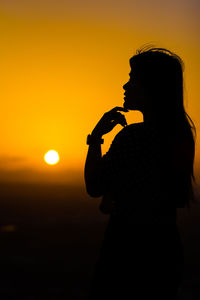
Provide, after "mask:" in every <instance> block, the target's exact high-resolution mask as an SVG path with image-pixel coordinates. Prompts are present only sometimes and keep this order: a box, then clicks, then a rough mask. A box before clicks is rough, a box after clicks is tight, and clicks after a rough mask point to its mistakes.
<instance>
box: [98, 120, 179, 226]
mask: <svg viewBox="0 0 200 300" xmlns="http://www.w3.org/2000/svg"><path fill="white" fill-rule="evenodd" d="M162 149H163V148H162V141H161V138H160V134H159V131H158V129H157V127H156V126H155V124H154V123H153V122H147V123H145V122H143V123H136V124H131V125H128V126H126V127H124V128H123V129H122V130H121V131H120V132H119V133H118V134H117V135H116V136H115V138H114V140H113V142H112V144H111V146H110V148H109V150H108V152H107V153H106V154H105V155H103V157H102V160H101V164H100V166H99V170H98V176H99V180H100V182H101V185H102V186H103V198H102V203H101V205H100V209H101V210H102V211H103V212H104V213H105V210H104V207H106V205H108V206H109V204H111V202H112V205H113V204H114V207H113V208H112V210H111V211H110V213H111V215H115V216H120V217H121V218H125V219H126V220H127V221H128V222H131V223H134V224H135V223H137V224H157V223H159V224H160V223H174V222H176V207H175V206H174V207H173V206H170V205H169V201H168V199H169V194H167V191H166V190H165V187H164V185H163V183H165V182H166V180H165V179H164V177H163V176H164V172H163V170H166V157H165V155H164V151H163V150H162Z"/></svg>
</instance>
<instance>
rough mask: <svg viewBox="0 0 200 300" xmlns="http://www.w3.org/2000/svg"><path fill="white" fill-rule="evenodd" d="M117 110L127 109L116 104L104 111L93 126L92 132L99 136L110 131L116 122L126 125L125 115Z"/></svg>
mask: <svg viewBox="0 0 200 300" xmlns="http://www.w3.org/2000/svg"><path fill="white" fill-rule="evenodd" d="M118 111H124V112H128V109H126V108H124V107H118V106H116V107H114V108H113V109H111V110H110V111H108V112H106V113H105V114H104V115H103V117H102V118H101V119H100V121H99V122H98V123H97V125H96V126H95V128H94V130H93V131H92V134H95V135H97V136H98V137H101V136H102V135H104V134H106V133H108V132H110V131H111V130H112V129H113V128H114V127H115V126H116V125H117V124H121V125H122V126H126V125H127V122H126V118H125V116H124V115H122V114H121V113H120V112H118Z"/></svg>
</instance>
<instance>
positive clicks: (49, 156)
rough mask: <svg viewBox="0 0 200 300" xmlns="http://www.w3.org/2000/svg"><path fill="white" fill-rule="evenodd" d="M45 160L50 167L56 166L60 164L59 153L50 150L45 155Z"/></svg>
mask: <svg viewBox="0 0 200 300" xmlns="http://www.w3.org/2000/svg"><path fill="white" fill-rule="evenodd" d="M44 160H45V162H46V163H47V164H49V165H55V164H57V163H58V162H59V155H58V152H56V151H55V150H49V151H48V152H47V153H46V154H45V155H44Z"/></svg>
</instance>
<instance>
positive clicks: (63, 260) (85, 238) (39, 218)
mask: <svg viewBox="0 0 200 300" xmlns="http://www.w3.org/2000/svg"><path fill="white" fill-rule="evenodd" d="M100 200H101V199H100V198H91V197H89V196H88V195H87V194H86V191H85V187H84V185H83V186H67V185H66V186H65V185H53V184H34V183H32V184H31V183H29V184H25V183H23V184H22V183H2V184H1V185H0V242H1V247H0V254H1V255H0V263H1V267H0V299H2V300H4V299H20V300H23V299H26V300H28V299H30V300H31V299H32V300H35V299H49V300H50V299H56V300H59V299H69V300H71V299H77V300H79V299H80V300H81V299H87V295H88V291H89V287H90V282H91V278H92V274H93V269H94V266H95V262H96V260H97V258H98V254H99V251H100V245H101V241H102V239H103V233H104V230H105V227H106V223H107V221H108V216H107V215H103V214H102V213H101V212H100V211H99V210H98V207H99V204H100ZM178 225H179V228H180V232H181V238H182V243H183V247H184V255H185V273H184V284H183V287H182V290H181V291H180V296H179V298H180V299H183V300H184V299H190V300H193V299H200V202H198V203H196V204H195V205H193V206H192V208H191V211H190V212H187V210H186V209H179V211H178Z"/></svg>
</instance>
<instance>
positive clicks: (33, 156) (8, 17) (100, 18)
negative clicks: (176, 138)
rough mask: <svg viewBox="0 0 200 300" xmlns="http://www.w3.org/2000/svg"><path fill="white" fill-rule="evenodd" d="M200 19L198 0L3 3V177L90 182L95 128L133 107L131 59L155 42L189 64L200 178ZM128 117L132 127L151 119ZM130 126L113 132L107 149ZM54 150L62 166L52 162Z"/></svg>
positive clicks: (188, 97) (188, 102) (189, 103)
mask: <svg viewBox="0 0 200 300" xmlns="http://www.w3.org/2000/svg"><path fill="white" fill-rule="evenodd" d="M199 15H200V2H199V1H197V0H187V1H186V0H168V1H159V0H123V1H117V0H112V1H111V0H96V1H94V0H84V1H81V0H74V1H67V0H66V1H64V0H28V1H25V0H9V1H7V0H1V1H0V31H1V35H0V36H1V44H0V65H1V72H0V81H1V89H0V95H1V110H0V122H1V147H0V180H21V181H38V180H39V181H40V180H41V181H49V180H53V181H56V182H66V183H68V182H74V181H75V180H76V181H77V182H82V181H83V169H84V164H85V158H86V154H87V150H88V146H87V145H86V137H87V134H89V133H91V131H92V130H93V128H94V126H95V125H96V123H97V122H98V121H99V119H100V118H101V117H102V115H103V114H104V113H105V112H106V111H108V110H110V109H111V108H113V107H114V106H122V105H123V96H124V95H123V93H124V91H123V88H122V87H123V85H124V84H125V83H126V82H127V80H128V78H129V75H128V74H129V72H130V66H129V59H130V57H131V56H133V55H134V54H135V51H136V50H137V49H138V48H140V47H141V46H143V45H144V44H146V43H151V44H153V45H155V46H157V47H165V48H167V49H169V50H172V51H173V52H175V53H177V54H178V55H179V56H180V57H181V58H182V59H183V61H184V63H185V72H184V78H185V108H186V111H187V112H188V114H189V116H190V117H191V118H192V120H193V121H194V123H195V125H196V129H197V144H196V157H195V170H196V171H195V172H196V175H197V176H199V175H198V174H199V171H198V168H199V167H198V166H199V165H200V149H199V148H200V147H199V144H200V142H199V137H198V133H199V130H200V126H199V123H200V89H199V70H200V39H199V30H200V21H199V20H200V18H199ZM126 116H127V121H128V124H130V123H134V122H141V121H142V120H143V119H142V115H141V114H140V113H139V112H133V111H132V112H129V113H128V114H126ZM169 117H170V108H169ZM169 120H170V119H169ZM121 128H122V127H121V126H120V125H117V126H116V128H115V129H114V130H113V131H112V132H111V133H109V134H107V135H105V136H104V140H105V143H104V145H103V147H102V151H103V153H105V152H106V151H107V149H108V148H109V145H110V143H111V141H112V139H113V138H114V136H115V135H116V133H117V132H118V131H119V130H121ZM50 149H54V150H56V151H58V153H59V155H60V161H59V163H58V164H57V165H54V166H52V165H47V164H45V162H44V159H43V157H44V154H45V153H46V152H47V151H48V150H50Z"/></svg>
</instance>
